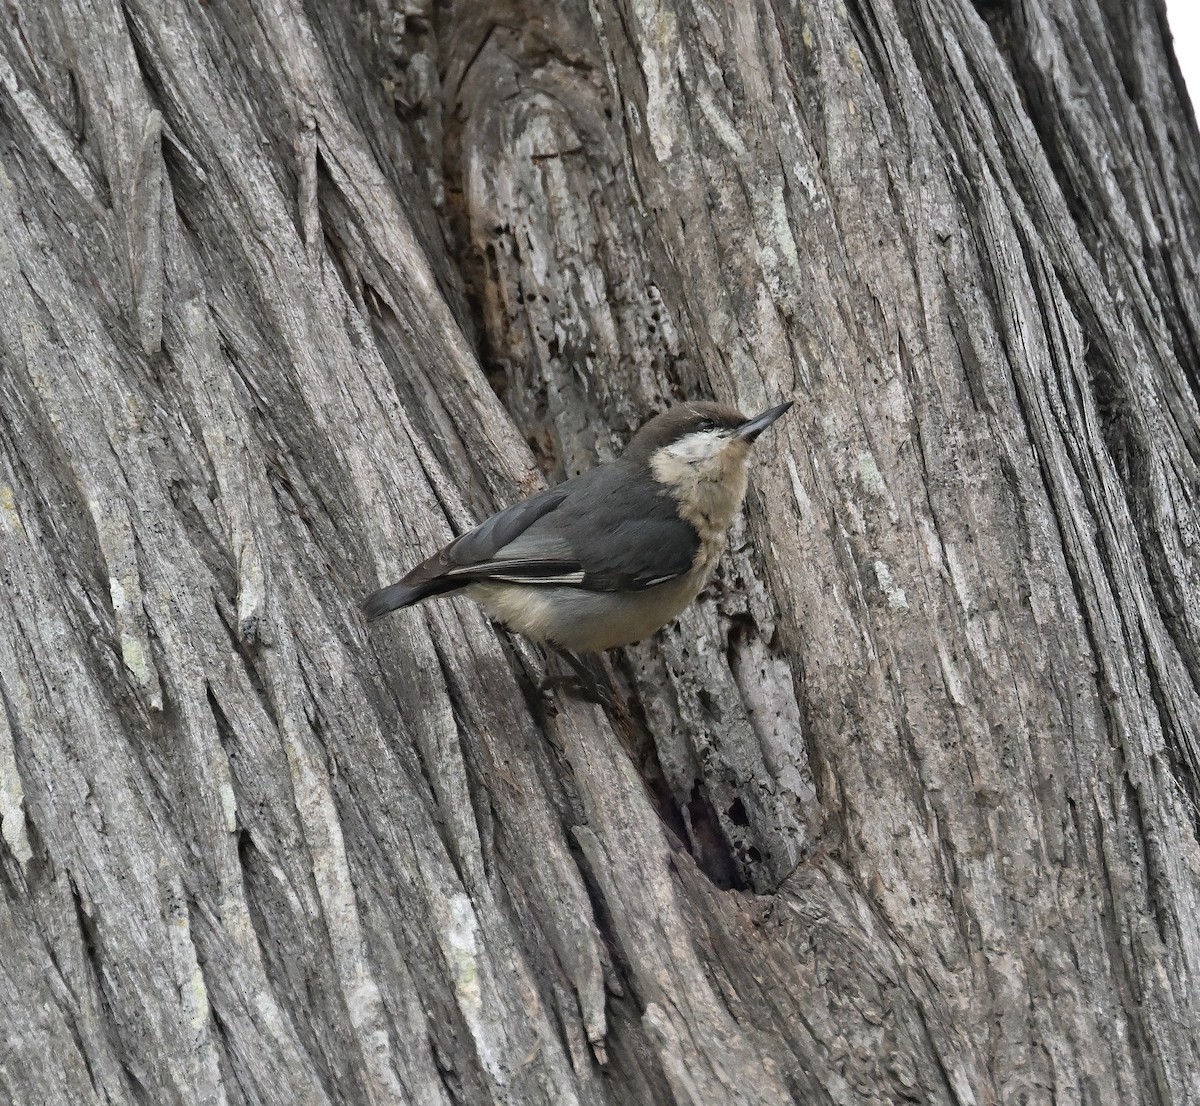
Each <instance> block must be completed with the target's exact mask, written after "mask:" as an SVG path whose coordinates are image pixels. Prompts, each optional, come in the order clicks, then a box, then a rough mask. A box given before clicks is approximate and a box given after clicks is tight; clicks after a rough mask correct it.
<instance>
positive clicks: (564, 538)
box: [401, 461, 700, 593]
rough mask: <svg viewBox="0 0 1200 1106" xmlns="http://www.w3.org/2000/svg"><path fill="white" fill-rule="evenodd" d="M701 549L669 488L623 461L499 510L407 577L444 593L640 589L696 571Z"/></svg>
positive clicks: (413, 583) (411, 583) (594, 470)
mask: <svg viewBox="0 0 1200 1106" xmlns="http://www.w3.org/2000/svg"><path fill="white" fill-rule="evenodd" d="M699 546H700V539H699V536H698V535H697V533H696V531H695V528H694V527H692V526H690V525H689V524H688V523H686V522H684V521H683V520H682V519H681V518H680V517H679V515H678V512H677V510H676V508H675V504H674V501H673V500H672V499H670V498H669V496H668V495H667V494H666V492H665V491H663V490H661V489H660V488H659V487H658V486H656V485H654V484H652V483H650V482H649V481H638V480H633V479H631V474H630V473H629V472H628V471H627V470H626V469H625V468H624V466H622V465H621V463H620V462H619V461H618V462H616V463H614V464H610V465H605V466H603V467H601V468H598V469H593V470H592V471H591V472H588V473H585V474H584V475H582V476H578V477H576V478H575V479H573V480H568V481H567V482H566V483H565V484H560V485H558V487H555V488H550V489H549V490H548V491H544V492H541V493H540V494H538V495H535V496H533V497H531V498H530V499H526V500H524V501H522V502H521V503H517V504H514V505H513V506H512V507H509V508H507V509H506V510H503V511H500V512H499V513H497V514H495V515H492V517H491V518H489V519H487V520H486V521H484V522H482V523H480V525H479V526H477V527H476V528H475V529H474V530H471V531H470V532H469V533H466V534H464V535H463V536H462V537H461V538H458V539H457V540H455V541H453V542H451V543H450V544H449V545H448V546H446V548H445V549H443V550H442V551H441V552H439V553H437V554H435V555H434V556H432V557H430V558H429V560H427V561H425V562H424V563H423V564H420V565H418V566H417V567H416V568H414V569H413V570H412V571H411V572H410V573H409V574H408V575H407V576H406V577H405V578H404V580H403V581H401V582H402V583H403V584H405V585H409V586H412V585H420V586H422V587H423V588H428V587H429V586H431V585H432V586H435V587H437V588H438V590H449V589H450V588H452V587H454V586H461V585H463V584H467V583H471V582H474V581H482V580H494V581H506V582H512V583H528V584H562V585H567V586H571V587H578V588H583V589H585V590H589V591H641V590H643V589H645V588H649V587H654V586H655V585H656V584H661V583H665V582H667V581H668V580H673V579H675V578H676V577H678V576H682V575H683V574H684V573H686V572H688V571H689V570H690V569H691V567H692V564H693V563H694V560H695V557H696V551H697V550H698V549H699ZM427 593H428V592H427Z"/></svg>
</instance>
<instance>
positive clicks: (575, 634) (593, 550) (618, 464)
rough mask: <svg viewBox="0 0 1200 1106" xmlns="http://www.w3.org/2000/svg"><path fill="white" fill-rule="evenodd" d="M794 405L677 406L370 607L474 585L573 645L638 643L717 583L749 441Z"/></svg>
mask: <svg viewBox="0 0 1200 1106" xmlns="http://www.w3.org/2000/svg"><path fill="white" fill-rule="evenodd" d="M791 405H792V404H791V402H788V403H782V404H780V405H779V406H778V407H772V408H771V409H770V410H769V411H764V412H763V413H762V414H761V415H759V416H758V417H757V418H753V419H748V418H746V416H745V415H743V414H741V413H740V412H739V411H737V410H735V409H734V408H732V407H723V406H721V405H720V404H716V403H685V404H681V405H680V406H678V407H672V408H671V409H670V410H668V411H664V412H663V413H662V414H661V415H657V416H655V417H654V418H652V419H651V420H650V421H649V422H648V423H646V425H645V426H643V427H642V428H641V430H639V431H638V432H637V433H636V434H635V435H634V436H633V438H632V439H631V441H630V442H629V445H628V446H627V447H626V449H625V452H624V453H623V454H622V455H621V456H620V457H619V458H618V459H617V460H615V461H612V462H611V463H609V464H607V465H601V466H599V467H598V468H595V469H592V470H591V471H590V472H585V473H583V474H582V475H580V476H576V477H574V478H573V479H571V480H568V481H566V483H563V484H559V485H558V486H557V487H555V488H550V489H548V490H547V491H544V492H540V493H538V494H537V495H534V496H531V497H530V498H529V499H526V500H523V501H522V502H520V503H516V504H514V505H513V506H511V507H509V508H507V509H506V510H503V511H500V512H499V513H498V514H494V515H492V517H491V518H489V519H488V520H487V521H486V522H483V523H481V524H480V525H479V526H477V527H475V529H474V530H472V531H470V532H469V533H467V534H464V535H463V536H462V537H461V538H457V539H455V540H454V541H452V542H451V543H450V544H449V545H447V546H446V548H445V549H443V550H441V552H439V553H435V554H434V555H433V556H432V557H430V558H429V560H427V561H423V562H422V563H421V564H419V565H417V567H416V568H414V569H413V570H412V571H411V572H409V573H408V575H407V576H405V577H404V579H403V580H401V581H400V582H399V583H397V584H392V585H391V586H390V587H386V588H381V589H380V590H379V591H376V592H372V594H371V595H369V596H367V598H366V600H365V601H364V602H363V610H364V611H365V613H366V616H367V618H372V619H373V618H378V617H379V616H380V615H384V614H387V613H388V611H394V610H396V609H397V608H398V607H407V606H410V605H411V604H413V603H417V602H420V601H421V600H422V599H428V598H429V597H430V596H432V595H445V594H446V593H447V592H455V591H462V592H463V593H464V594H465V595H467V596H469V597H470V598H471V599H474V600H476V601H477V602H479V603H481V604H482V605H483V607H484V609H485V610H486V611H487V612H488V613H489V614H490V615H491V616H492V617H493V618H496V619H498V620H499V621H501V622H504V623H506V624H507V625H508V626H509V627H510V628H511V629H513V630H516V631H517V632H518V633H522V634H525V635H526V636H528V637H531V638H535V639H537V640H539V641H548V642H550V643H552V644H554V645H558V646H560V647H562V648H564V649H570V650H573V651H575V652H592V651H596V650H600V649H612V648H614V647H616V646H618V645H628V644H630V643H631V642H634V641H640V640H641V639H642V638H644V637H648V636H649V635H650V634H652V633H654V632H655V630H657V629H659V627H661V626H664V625H665V624H666V623H668V622H670V620H671V619H673V618H674V617H675V616H676V615H677V614H679V612H680V611H682V610H683V608H684V607H686V606H687V605H688V604H689V603H690V602H691V601H692V600H693V599H695V598H696V596H697V595H698V594H699V592H700V589H701V588H702V587H704V585H705V583H706V582H707V581H708V578H709V576H710V575H711V574H712V570H713V568H714V567H715V566H716V563H717V559H718V558H719V557H720V555H721V550H722V548H724V545H725V532H726V530H728V529H729V524H730V523H731V522H732V521H733V516H734V515H735V514H737V512H738V510H739V509H740V507H741V505H742V500H743V498H744V497H745V495H746V470H747V468H748V466H749V462H750V446H751V444H752V443H753V442H754V440H755V438H757V437H758V435H759V434H761V433H762V432H763V431H764V430H765V429H766V428H767V427H768V426H770V425H771V423H773V422H774V421H775V420H776V419H777V418H779V416H780V415H782V414H783V413H784V412H785V411H787V409H788V408H789V407H791Z"/></svg>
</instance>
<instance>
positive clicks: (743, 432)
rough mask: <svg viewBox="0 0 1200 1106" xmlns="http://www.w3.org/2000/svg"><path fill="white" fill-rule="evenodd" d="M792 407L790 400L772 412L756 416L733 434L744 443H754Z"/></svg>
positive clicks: (774, 408) (772, 409) (773, 408)
mask: <svg viewBox="0 0 1200 1106" xmlns="http://www.w3.org/2000/svg"><path fill="white" fill-rule="evenodd" d="M791 405H792V401H791V400H790V399H789V400H788V401H787V403H781V404H780V405H779V406H778V407H772V408H771V410H769V411H764V412H763V413H762V414H761V415H756V416H755V417H754V418H752V419H750V421H749V422H744V423H742V425H741V426H739V427H738V428H737V429H736V430H735V431H734V432H733V436H734V438H735V439H737V440H739V441H743V442H752V441H754V439H755V438H757V437H758V436H759V434H761V433H762V432H763V431H764V430H766V428H767V427H768V426H770V425H771V423H773V422H774V421H775V420H776V419H777V418H779V416H780V415H783V414H785V413H786V412H787V410H788V408H789V407H791Z"/></svg>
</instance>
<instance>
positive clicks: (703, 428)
mask: <svg viewBox="0 0 1200 1106" xmlns="http://www.w3.org/2000/svg"><path fill="white" fill-rule="evenodd" d="M716 428H717V424H716V423H715V422H713V420H712V419H701V420H700V432H701V433H702V434H703V433H705V432H707V431H709V430H716Z"/></svg>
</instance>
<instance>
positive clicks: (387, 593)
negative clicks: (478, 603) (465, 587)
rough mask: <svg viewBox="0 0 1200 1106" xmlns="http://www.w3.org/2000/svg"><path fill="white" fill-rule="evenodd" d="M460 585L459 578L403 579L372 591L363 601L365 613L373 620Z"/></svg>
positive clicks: (369, 619)
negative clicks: (407, 581) (409, 580)
mask: <svg viewBox="0 0 1200 1106" xmlns="http://www.w3.org/2000/svg"><path fill="white" fill-rule="evenodd" d="M410 575H411V573H410ZM405 579H407V577H406V578H405ZM459 587H462V582H461V581H458V580H445V579H438V580H424V581H422V582H420V583H406V582H405V580H401V581H400V583H398V584H389V585H388V586H387V587H386V588H380V589H379V590H378V591H373V592H371V594H370V595H368V596H367V597H366V599H364V600H363V602H362V609H363V614H364V615H366V618H367V621H368V622H373V621H374V620H375V619H377V618H382V617H383V616H384V615H385V614H388V613H389V612H390V611H397V610H399V609H400V608H401V607H411V606H412V605H413V604H414V603H419V602H420V601H421V600H422V599H428V598H429V597H430V596H431V595H440V594H441V593H442V592H445V591H452V590H453V589H455V588H459Z"/></svg>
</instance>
